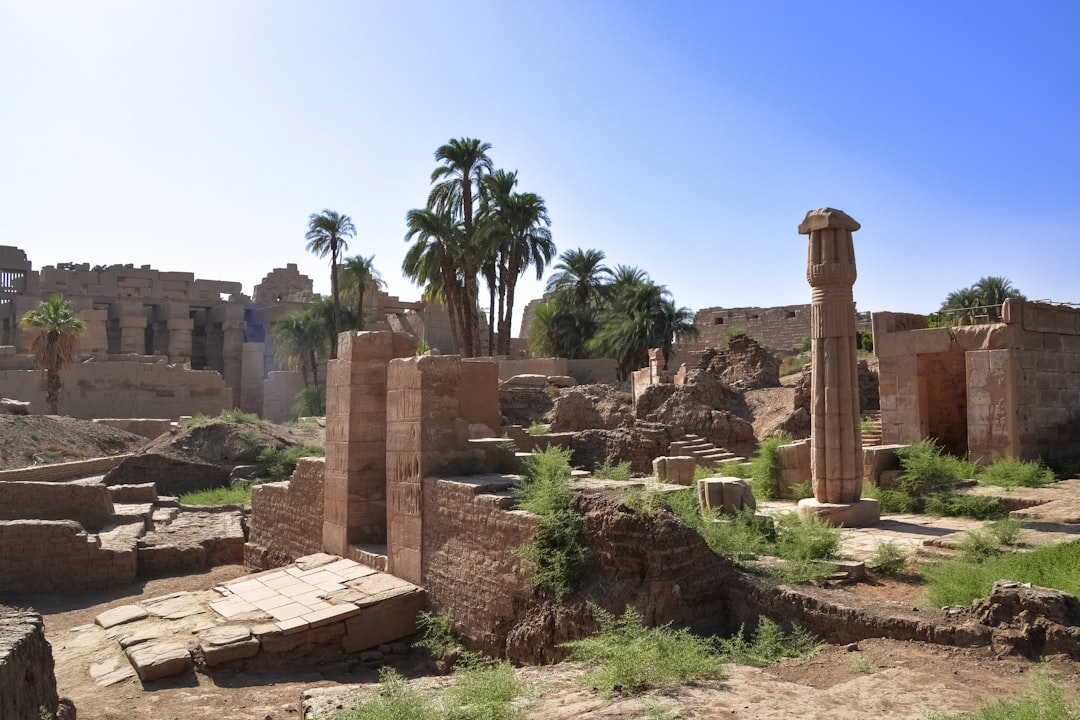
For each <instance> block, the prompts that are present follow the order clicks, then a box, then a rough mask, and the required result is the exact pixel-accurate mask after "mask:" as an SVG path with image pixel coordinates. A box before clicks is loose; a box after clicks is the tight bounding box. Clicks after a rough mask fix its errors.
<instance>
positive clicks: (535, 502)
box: [512, 447, 589, 599]
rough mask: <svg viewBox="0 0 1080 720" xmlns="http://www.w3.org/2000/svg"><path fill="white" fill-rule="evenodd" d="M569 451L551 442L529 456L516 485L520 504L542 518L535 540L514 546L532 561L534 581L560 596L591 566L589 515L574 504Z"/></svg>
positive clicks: (524, 558)
mask: <svg viewBox="0 0 1080 720" xmlns="http://www.w3.org/2000/svg"><path fill="white" fill-rule="evenodd" d="M570 454H571V451H569V450H560V449H559V448H556V447H549V448H547V449H546V450H544V451H543V452H539V453H533V455H532V456H530V457H529V458H527V459H526V461H525V476H524V477H523V478H522V480H521V481H520V482H519V483H518V485H517V490H518V498H519V499H518V508H519V509H521V510H525V511H527V512H531V513H533V514H534V515H537V516H538V517H539V520H538V522H537V525H536V535H535V536H534V537H533V539H532V540H531V541H529V542H527V543H523V544H522V545H518V546H517V547H515V548H513V550H512V552H513V553H514V555H516V556H517V557H519V558H521V559H523V560H525V561H526V562H527V563H528V564H529V566H530V572H531V575H532V580H533V583H534V584H535V585H537V586H538V587H543V588H547V589H548V590H550V591H551V592H552V593H553V594H554V595H555V597H556V598H559V599H562V598H563V597H565V596H566V595H567V594H569V592H570V590H571V589H573V587H574V585H576V584H577V581H578V578H579V577H580V576H581V573H582V572H583V571H584V569H585V567H586V566H587V565H588V561H589V552H588V548H587V547H586V546H585V543H584V539H583V538H584V534H585V518H583V517H582V516H581V515H580V514H579V513H578V512H577V511H576V510H575V509H574V507H573V503H574V493H573V491H572V490H571V489H570V471H571V467H570Z"/></svg>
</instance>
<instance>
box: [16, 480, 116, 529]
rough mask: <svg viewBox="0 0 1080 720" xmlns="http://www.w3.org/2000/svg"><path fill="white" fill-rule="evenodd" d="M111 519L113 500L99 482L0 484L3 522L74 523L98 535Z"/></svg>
mask: <svg viewBox="0 0 1080 720" xmlns="http://www.w3.org/2000/svg"><path fill="white" fill-rule="evenodd" d="M112 516H113V502H112V496H111V495H110V494H109V490H108V488H106V487H105V486H104V485H102V484H101V483H100V482H97V481H78V480H76V481H74V482H69V483H51V482H5V483H0V520H31V519H33V520H74V521H75V522H77V523H79V524H80V525H81V526H82V527H83V528H84V529H86V530H89V531H90V532H97V531H98V530H100V529H101V528H103V527H104V526H105V525H106V524H108V523H109V521H110V520H111V519H112Z"/></svg>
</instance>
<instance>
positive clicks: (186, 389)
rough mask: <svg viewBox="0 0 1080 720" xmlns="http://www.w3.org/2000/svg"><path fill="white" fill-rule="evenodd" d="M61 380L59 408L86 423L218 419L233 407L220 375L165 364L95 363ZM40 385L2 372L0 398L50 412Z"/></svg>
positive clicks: (25, 373) (27, 374)
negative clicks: (115, 418) (97, 419)
mask: <svg viewBox="0 0 1080 720" xmlns="http://www.w3.org/2000/svg"><path fill="white" fill-rule="evenodd" d="M62 379H63V383H64V386H63V388H62V389H61V390H60V410H61V411H62V412H63V413H64V414H65V415H68V416H70V417H74V418H80V419H83V420H92V419H93V418H95V417H108V416H125V415H130V416H142V417H167V418H178V417H180V416H181V415H195V414H197V413H204V414H206V415H217V414H218V413H219V412H221V411H222V410H225V409H229V408H232V407H233V405H234V404H235V403H234V402H233V392H232V389H231V388H229V387H226V385H225V380H224V379H223V378H222V376H221V374H220V373H218V372H216V371H214V370H190V369H187V368H186V367H184V366H183V365H177V364H169V363H165V362H153V363H150V362H131V361H124V360H105V361H98V360H94V361H89V362H82V363H77V364H75V365H74V366H72V367H71V368H69V369H68V370H65V371H64V374H63V376H62ZM41 382H42V381H41V376H40V373H37V372H35V371H33V370H15V369H13V370H7V369H0V397H10V398H15V399H18V400H26V401H29V402H30V412H32V413H46V412H48V406H47V405H46V403H45V388H44V387H43V386H42V385H41Z"/></svg>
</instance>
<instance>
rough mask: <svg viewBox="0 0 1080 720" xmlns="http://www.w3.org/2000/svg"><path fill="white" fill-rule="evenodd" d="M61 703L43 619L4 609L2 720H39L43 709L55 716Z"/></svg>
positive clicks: (0, 613)
mask: <svg viewBox="0 0 1080 720" xmlns="http://www.w3.org/2000/svg"><path fill="white" fill-rule="evenodd" d="M58 703H59V697H58V696H57V694H56V676H55V675H54V674H53V656H52V647H51V646H50V645H49V643H48V641H47V640H46V639H45V625H44V623H43V622H42V620H41V616H40V615H38V614H37V613H36V612H34V611H32V610H20V609H17V608H12V607H7V606H5V605H0V718H3V719H4V720H39V718H40V717H41V715H40V714H39V710H40V708H45V710H46V711H48V712H50V713H55V712H56V709H57V705H58Z"/></svg>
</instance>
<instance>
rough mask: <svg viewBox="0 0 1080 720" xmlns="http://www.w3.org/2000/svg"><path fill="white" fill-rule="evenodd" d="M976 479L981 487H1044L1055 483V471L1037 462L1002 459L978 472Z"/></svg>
mask: <svg viewBox="0 0 1080 720" xmlns="http://www.w3.org/2000/svg"><path fill="white" fill-rule="evenodd" d="M975 479H976V480H978V481H979V484H980V485H996V486H998V487H1042V486H1043V485H1049V484H1050V483H1052V482H1055V481H1056V480H1057V478H1056V477H1055V476H1054V471H1053V470H1051V469H1050V468H1048V467H1046V466H1044V465H1043V464H1042V463H1037V462H1022V461H1020V460H1016V459H1014V458H1001V459H998V460H995V461H994V462H993V463H992V464H991V465H988V466H987V467H984V468H982V469H980V470H979V471H978V473H977V474H976V476H975Z"/></svg>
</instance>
